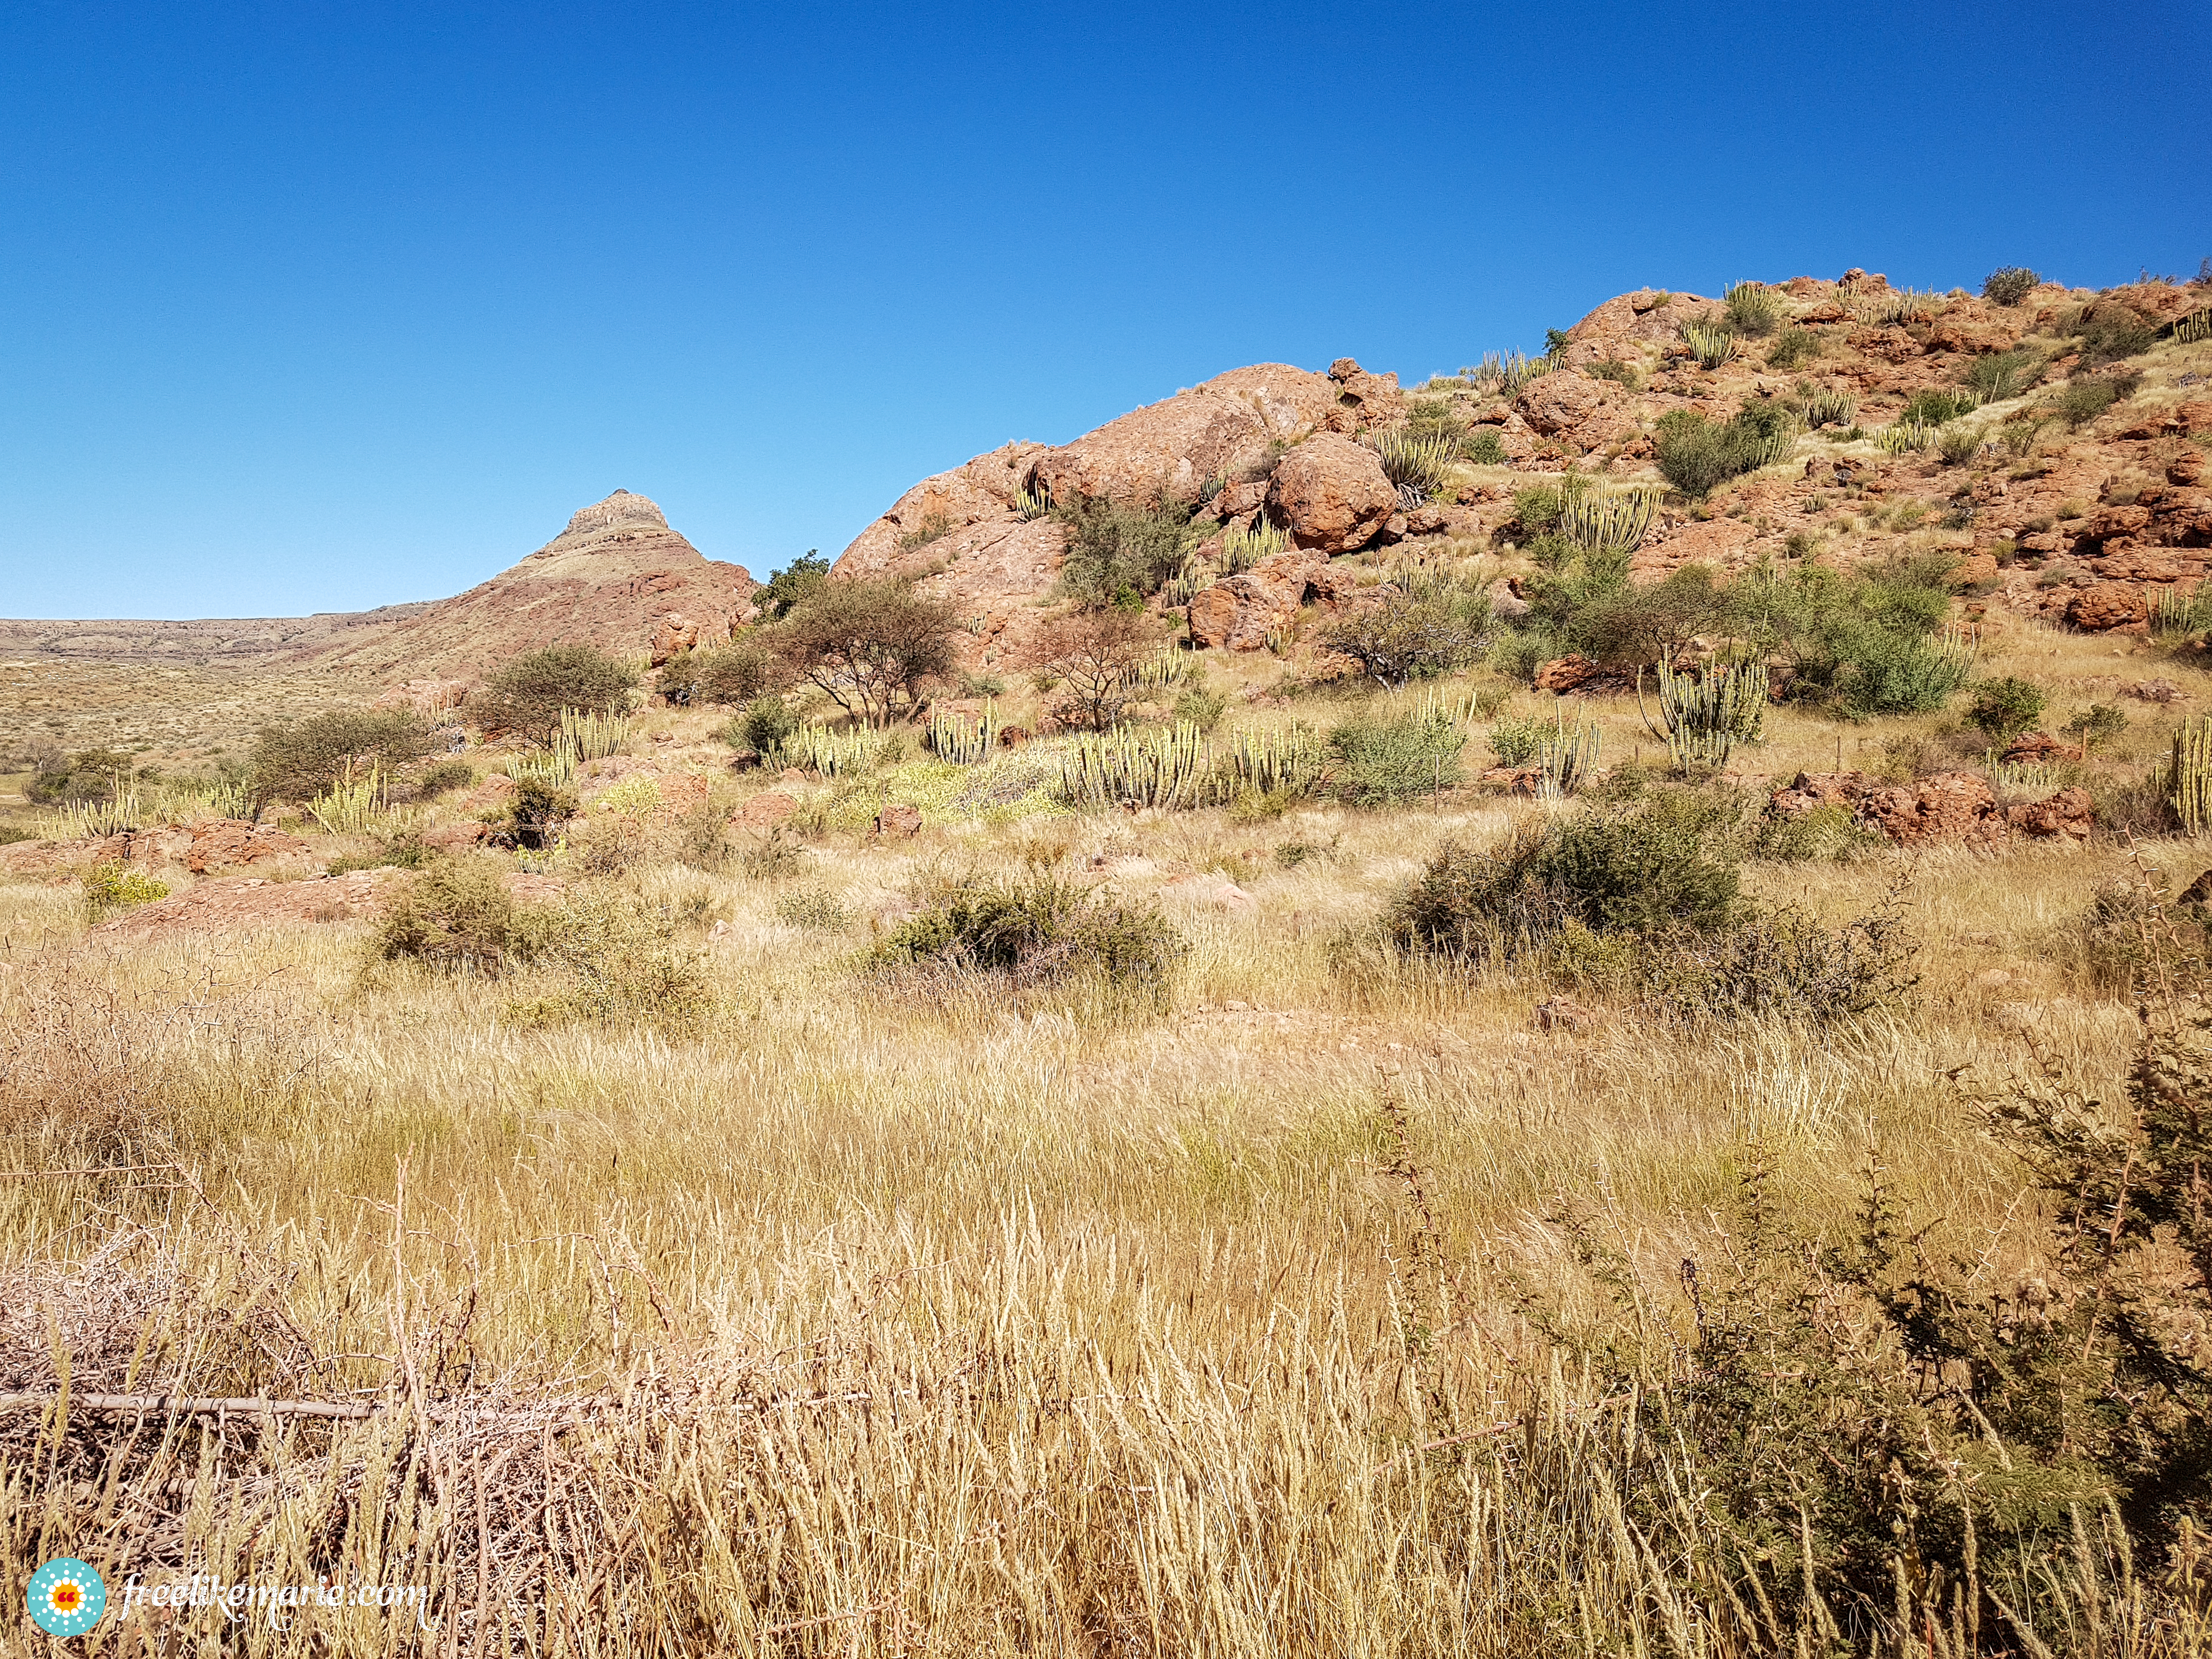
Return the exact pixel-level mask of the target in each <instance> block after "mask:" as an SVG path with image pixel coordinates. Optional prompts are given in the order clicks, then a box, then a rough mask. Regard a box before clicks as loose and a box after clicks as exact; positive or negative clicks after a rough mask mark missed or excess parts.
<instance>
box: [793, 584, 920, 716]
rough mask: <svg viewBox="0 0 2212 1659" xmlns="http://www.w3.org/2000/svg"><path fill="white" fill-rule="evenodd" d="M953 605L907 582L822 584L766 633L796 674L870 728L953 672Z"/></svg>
mask: <svg viewBox="0 0 2212 1659" xmlns="http://www.w3.org/2000/svg"><path fill="white" fill-rule="evenodd" d="M956 626H957V623H954V621H953V619H952V607H951V606H950V605H945V604H944V603H943V602H941V601H939V600H936V599H923V598H922V597H921V595H920V594H918V593H916V592H915V591H914V588H913V586H912V585H911V584H910V583H908V582H904V581H900V580H896V579H895V578H890V577H886V578H884V579H882V580H874V581H849V582H848V581H827V582H823V584H822V585H821V586H819V587H817V588H816V589H814V590H813V592H811V593H809V594H807V595H806V596H805V598H803V599H800V600H799V602H798V603H797V604H795V605H793V606H792V609H791V613H790V615H788V616H787V617H785V618H784V619H783V621H782V622H781V623H777V624H776V627H775V633H774V634H773V635H772V636H771V643H772V644H773V645H774V647H775V651H776V653H777V654H778V655H779V656H781V658H782V659H783V660H784V661H785V662H787V663H788V664H789V665H791V668H792V671H793V672H794V673H796V674H797V675H798V676H799V678H801V679H804V680H806V681H808V682H809V683H811V684H814V685H816V686H818V687H820V688H821V689H822V690H823V691H826V692H827V693H829V699H830V701H831V702H835V703H836V705H837V706H838V707H839V708H842V709H844V710H845V711H846V712H847V713H848V714H857V715H859V716H860V718H861V719H862V720H866V721H867V722H868V723H869V724H871V725H878V724H880V723H882V722H883V721H884V720H889V719H890V717H891V716H892V715H893V714H899V713H902V712H911V711H912V710H913V708H915V705H916V704H917V703H919V702H921V693H922V688H923V687H924V686H926V685H927V684H928V683H929V682H930V681H932V680H935V679H941V678H944V677H945V675H947V674H949V673H951V671H952V667H953V661H952V634H953V629H955V627H956Z"/></svg>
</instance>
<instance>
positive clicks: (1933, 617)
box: [1728, 554, 1973, 719]
mask: <svg viewBox="0 0 2212 1659" xmlns="http://www.w3.org/2000/svg"><path fill="white" fill-rule="evenodd" d="M1953 566H1954V560H1953V559H1952V558H1951V557H1950V556H1948V555H1942V554H1938V555H1934V556H1926V557H1921V558H1915V559H1911V560H1905V561H1899V562H1892V563H1889V564H1886V565H1883V566H1881V567H1879V568H1875V569H1872V570H1867V571H1863V572H1860V573H1857V574H1849V575H1846V574H1843V573H1841V572H1839V571H1837V570H1834V569H1832V568H1830V567H1828V566H1826V565H1821V564H1815V563H1813V562H1800V563H1796V564H1793V565H1791V566H1789V567H1787V568H1785V569H1782V570H1761V571H1755V572H1753V573H1752V574H1749V575H1747V576H1746V577H1745V578H1743V579H1742V580H1739V581H1738V582H1737V583H1736V584H1735V585H1734V586H1732V587H1731V588H1730V590H1729V596H1728V597H1729V605H1730V611H1731V614H1732V617H1733V618H1734V626H1735V629H1736V630H1737V631H1738V632H1739V633H1740V634H1741V635H1742V636H1743V637H1744V638H1745V639H1746V640H1747V641H1749V642H1750V643H1751V644H1752V645H1753V647H1754V648H1755V649H1757V650H1758V651H1759V652H1761V653H1765V654H1767V655H1770V656H1774V655H1779V656H1780V657H1781V658H1782V659H1784V662H1785V663H1786V664H1787V665H1788V671H1787V673H1786V675H1785V684H1786V695H1787V696H1790V697H1791V698H1793V699H1796V700H1800V701H1817V702H1826V703H1828V704H1829V705H1831V706H1832V707H1834V708H1837V709H1838V711H1839V712H1841V713H1843V714H1848V715H1850V716H1851V717H1852V718H1854V719H1863V718H1865V717H1867V716H1869V715H1873V714H1911V713H1925V712H1927V711H1929V710H1932V709H1936V708H1942V706H1943V704H1944V703H1945V702H1947V701H1948V699H1949V698H1950V696H1952V694H1953V693H1954V692H1956V691H1957V690H1959V688H1960V686H1961V685H1963V684H1965V683H1966V677H1967V675H1968V674H1969V673H1970V672H1971V671H1972V667H1973V653H1972V650H1971V648H1969V647H1966V645H1965V644H1964V643H1963V642H1962V641H1956V640H1954V639H1951V638H1948V637H1944V638H1937V637H1936V633H1937V630H1938V629H1941V628H1942V626H1943V623H1944V620H1945V618H1946V617H1948V615H1949V612H1950V608H1951V593H1950V586H1949V580H1950V572H1951V570H1952V568H1953Z"/></svg>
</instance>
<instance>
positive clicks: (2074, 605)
mask: <svg viewBox="0 0 2212 1659" xmlns="http://www.w3.org/2000/svg"><path fill="white" fill-rule="evenodd" d="M2147 615H2148V608H2147V607H2146V606H2145V605H2144V603H2143V592H2142V589H2141V588H2140V587H2137V586H2136V585H2135V584H2134V583H2133V582H2094V583H2092V584H2091V585H2090V586H2087V587H2085V588H2083V589H2082V590H2081V592H2078V593H2076V594H2075V596H2074V597H2073V599H2071V600H2069V602H2068V604H2067V606H2066V620H2067V621H2069V622H2070V623H2073V624H2074V626H2075V627H2076V628H2079V629H2082V630H2083V631H2084V632H2087V633H2091V634H2100V633H2103V632H2105V631H2106V630H2107V629H2114V628H2126V627H2129V626H2130V625H2131V624H2133V623H2139V622H2142V620H2143V619H2144V617H2146V616H2147Z"/></svg>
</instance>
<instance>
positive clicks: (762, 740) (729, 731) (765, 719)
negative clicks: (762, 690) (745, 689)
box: [722, 696, 799, 756]
mask: <svg viewBox="0 0 2212 1659" xmlns="http://www.w3.org/2000/svg"><path fill="white" fill-rule="evenodd" d="M798 729H799V715H798V714H797V713H796V712H795V711H794V710H793V708H792V707H791V705H790V704H789V703H787V702H784V700H783V699H782V698H781V697H778V696H761V697H755V698H754V699H753V700H752V702H750V703H748V704H747V705H746V706H745V712H744V714H740V715H738V717H737V718H736V719H735V720H732V721H731V722H730V723H729V724H728V725H727V726H724V727H723V728H722V741H723V742H725V743H726V744H729V745H730V746H731V747H732V749H750V750H752V751H753V752H754V753H755V754H757V755H761V756H766V755H769V754H770V753H772V752H773V751H774V750H775V748H776V746H777V745H778V744H781V743H782V742H783V741H784V739H785V738H788V737H789V736H790V735H791V734H792V733H793V732H796V731H797V730H798Z"/></svg>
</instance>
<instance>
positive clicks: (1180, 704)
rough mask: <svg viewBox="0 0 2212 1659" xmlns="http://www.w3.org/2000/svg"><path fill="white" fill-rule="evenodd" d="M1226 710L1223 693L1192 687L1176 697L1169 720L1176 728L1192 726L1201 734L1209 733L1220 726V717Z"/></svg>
mask: <svg viewBox="0 0 2212 1659" xmlns="http://www.w3.org/2000/svg"><path fill="white" fill-rule="evenodd" d="M1228 708H1229V698H1228V696H1227V695H1226V694H1225V693H1223V692H1219V691H1209V690H1206V688H1205V686H1203V685H1193V686H1190V687H1188V688H1187V689H1186V690H1183V691H1182V693H1181V694H1180V695H1179V696H1176V702H1175V713H1174V714H1173V715H1172V716H1171V717H1170V718H1171V719H1172V720H1173V721H1174V723H1175V724H1176V725H1177V726H1196V727H1197V728H1198V729H1199V730H1200V731H1201V732H1211V731H1212V730H1213V728H1214V727H1215V726H1218V725H1220V724H1221V716H1222V715H1223V714H1225V712H1227V710H1228Z"/></svg>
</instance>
